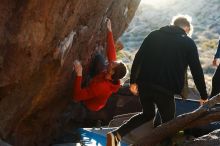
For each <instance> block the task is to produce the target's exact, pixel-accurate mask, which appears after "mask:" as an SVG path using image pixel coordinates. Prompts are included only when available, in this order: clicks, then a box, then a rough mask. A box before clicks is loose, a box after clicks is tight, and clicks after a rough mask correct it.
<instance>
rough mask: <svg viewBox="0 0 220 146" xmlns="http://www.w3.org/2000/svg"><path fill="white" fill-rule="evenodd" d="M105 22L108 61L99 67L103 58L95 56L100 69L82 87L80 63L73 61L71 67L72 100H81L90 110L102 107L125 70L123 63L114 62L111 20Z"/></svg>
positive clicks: (118, 83) (116, 87)
mask: <svg viewBox="0 0 220 146" xmlns="http://www.w3.org/2000/svg"><path fill="white" fill-rule="evenodd" d="M106 22H107V30H108V33H107V50H106V52H107V58H108V63H107V65H105V66H104V67H100V66H102V65H100V64H102V62H101V63H100V62H97V60H98V61H101V60H104V59H102V58H101V59H100V55H99V56H98V57H97V58H98V59H97V58H95V59H96V64H98V66H97V65H96V66H97V67H99V68H102V69H101V70H100V69H98V71H95V72H96V73H93V74H95V75H94V76H93V77H92V79H91V80H90V81H89V84H88V86H86V87H84V88H82V87H81V84H82V70H83V68H82V65H81V64H80V62H79V61H75V62H74V65H73V69H74V70H75V72H76V79H75V81H74V87H73V90H74V93H73V100H74V101H77V102H79V101H82V102H83V104H84V105H85V106H86V107H87V108H88V109H89V110H91V111H98V110H100V109H102V108H103V107H104V106H105V104H106V102H107V100H108V98H109V97H110V96H111V94H112V93H113V92H117V90H118V89H119V88H120V79H121V78H123V77H124V76H125V74H126V72H127V70H126V67H125V65H124V64H123V63H122V62H116V50H115V45H114V40H113V35H112V28H111V21H110V19H107V20H106Z"/></svg>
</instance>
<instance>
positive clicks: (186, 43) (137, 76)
mask: <svg viewBox="0 0 220 146" xmlns="http://www.w3.org/2000/svg"><path fill="white" fill-rule="evenodd" d="M190 30H192V26H191V23H190V20H189V19H188V16H177V17H175V18H174V19H173V23H172V25H169V26H165V27H162V28H160V29H159V30H155V31H153V32H151V33H150V34H149V35H148V36H147V37H146V38H145V40H144V42H143V43H142V45H141V47H140V49H139V51H138V52H137V54H136V56H135V59H134V61H133V65H132V69H131V77H130V90H131V91H132V92H133V93H134V94H139V96H140V101H141V104H142V107H143V112H142V113H140V114H138V115H136V116H134V117H132V118H131V119H130V120H129V121H128V122H127V123H125V124H123V125H122V126H121V127H120V128H119V129H117V130H116V131H113V132H111V133H108V134H107V145H108V146H111V145H114V144H115V143H116V142H117V141H120V140H121V138H122V137H123V136H125V135H126V134H128V133H129V132H131V131H132V130H134V129H135V128H137V127H139V126H141V125H142V124H144V123H146V122H148V121H151V120H153V119H154V117H155V105H156V106H157V108H158V111H159V113H160V116H161V119H162V123H164V122H167V121H169V120H172V119H173V118H174V116H175V100H174V94H180V93H181V90H182V88H183V85H184V74H185V72H186V70H187V67H188V66H189V67H190V70H191V73H192V76H193V79H194V82H195V85H196V87H197V89H198V91H199V93H200V96H201V100H200V103H201V104H203V103H205V102H206V101H207V92H206V85H205V81H204V75H203V70H202V68H201V64H200V61H199V55H198V50H197V47H196V45H195V43H194V41H193V40H192V39H191V38H190V37H188V36H187V35H188V34H189V33H190Z"/></svg>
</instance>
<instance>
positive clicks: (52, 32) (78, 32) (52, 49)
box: [0, 0, 140, 146]
mask: <svg viewBox="0 0 220 146" xmlns="http://www.w3.org/2000/svg"><path fill="white" fill-rule="evenodd" d="M139 2H140V0H72V1H69V0H62V1H61V0H47V1H45V0H28V1H27V0H22V1H18V0H2V1H1V5H0V18H1V19H0V34H1V35H0V138H1V139H3V140H5V141H7V142H8V143H10V144H12V145H15V146H32V145H41V146H43V145H48V143H49V142H50V141H51V140H52V138H53V137H55V136H56V135H57V134H58V133H59V131H60V129H62V126H63V125H64V124H65V120H66V119H65V117H64V116H61V115H64V114H63V111H66V108H67V107H68V106H69V104H71V102H72V100H71V95H72V81H73V78H72V62H73V60H75V59H80V60H82V63H83V66H85V67H86V66H87V65H88V63H89V59H90V58H91V56H92V55H93V53H94V51H95V50H96V49H101V48H105V45H106V44H105V38H106V24H105V21H104V20H105V18H106V17H110V18H111V20H112V26H113V33H114V38H115V39H117V38H118V37H119V36H120V35H121V34H122V33H123V31H124V30H125V29H126V28H127V26H128V24H129V22H130V21H131V19H132V17H133V16H134V13H135V11H136V9H137V6H138V5H139Z"/></svg>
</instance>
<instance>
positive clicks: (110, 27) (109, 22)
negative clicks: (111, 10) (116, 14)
mask: <svg viewBox="0 0 220 146" xmlns="http://www.w3.org/2000/svg"><path fill="white" fill-rule="evenodd" d="M106 24H107V29H108V31H112V25H111V20H110V19H109V18H106Z"/></svg>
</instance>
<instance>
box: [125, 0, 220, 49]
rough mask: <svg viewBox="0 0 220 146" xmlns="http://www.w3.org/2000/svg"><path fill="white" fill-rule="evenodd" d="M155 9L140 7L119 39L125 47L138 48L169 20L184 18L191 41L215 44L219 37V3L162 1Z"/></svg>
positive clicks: (209, 1) (207, 1)
mask: <svg viewBox="0 0 220 146" xmlns="http://www.w3.org/2000/svg"><path fill="white" fill-rule="evenodd" d="M166 1H167V2H166V3H165V2H163V3H161V4H158V5H156V6H153V5H150V4H145V3H141V4H140V6H139V8H138V10H137V12H136V15H135V17H134V18H133V20H132V22H131V23H130V25H129V27H128V29H127V31H126V32H125V33H124V34H123V36H122V37H121V40H122V41H123V42H124V44H125V47H126V48H127V49H128V50H130V49H134V48H139V46H140V45H141V42H142V41H143V39H144V38H145V36H146V35H148V34H149V33H150V32H151V31H152V30H154V29H158V28H160V27H162V26H164V25H167V24H170V21H171V19H172V17H173V16H175V15H177V14H188V15H190V16H191V17H192V24H193V26H194V33H193V35H192V38H193V39H194V40H195V41H196V42H198V43H200V42H201V41H207V40H212V39H214V40H217V39H218V38H219V34H220V15H219V10H220V0H197V1H195V0H166Z"/></svg>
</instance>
